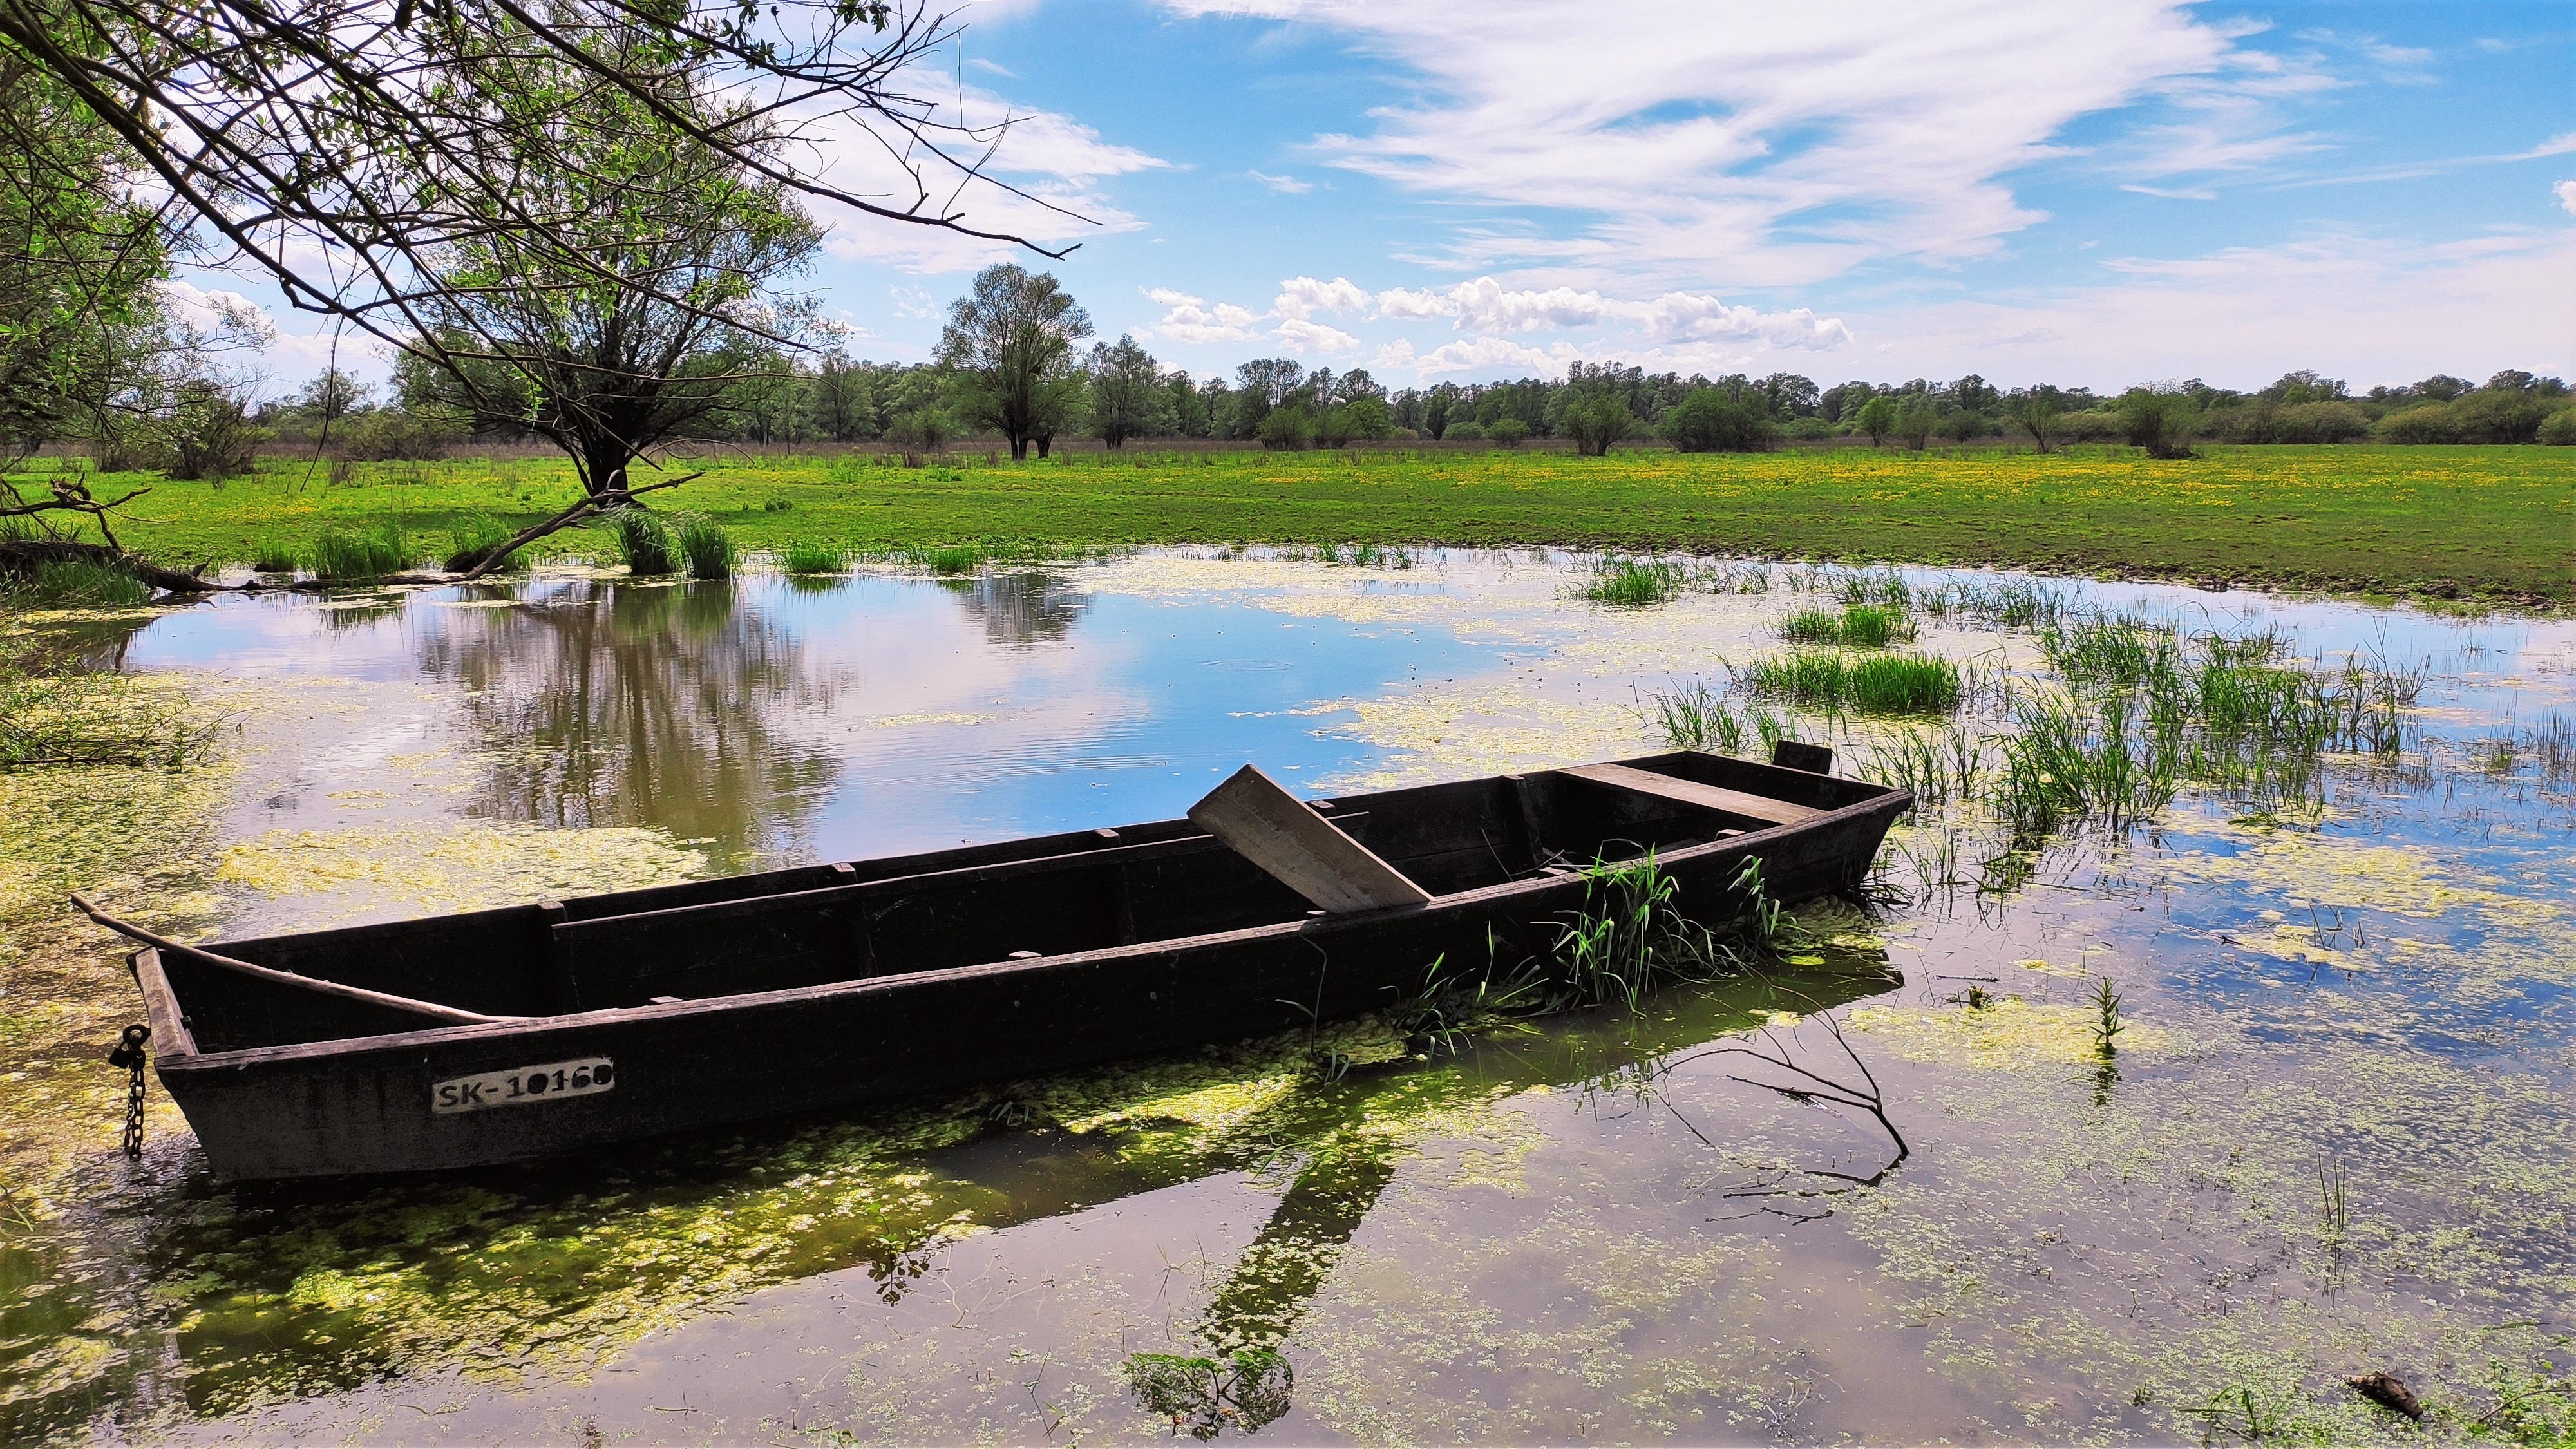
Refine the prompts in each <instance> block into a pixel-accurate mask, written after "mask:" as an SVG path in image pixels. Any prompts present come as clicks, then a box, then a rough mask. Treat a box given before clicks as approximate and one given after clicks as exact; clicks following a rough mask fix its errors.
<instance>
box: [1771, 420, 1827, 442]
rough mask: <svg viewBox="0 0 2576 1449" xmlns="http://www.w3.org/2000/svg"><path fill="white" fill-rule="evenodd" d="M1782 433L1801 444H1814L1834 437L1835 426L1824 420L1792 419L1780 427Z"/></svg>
mask: <svg viewBox="0 0 2576 1449" xmlns="http://www.w3.org/2000/svg"><path fill="white" fill-rule="evenodd" d="M1780 431H1781V432H1782V433H1784V434H1786V435H1788V436H1789V437H1792V438H1796V439H1798V440H1799V441H1800V442H1807V443H1812V442H1816V441H1819V440H1821V439H1825V438H1830V437H1832V436H1833V435H1834V425H1833V424H1831V423H1829V422H1826V421H1825V420H1824V419H1823V418H1791V419H1790V420H1789V421H1787V422H1786V423H1783V424H1781V425H1780Z"/></svg>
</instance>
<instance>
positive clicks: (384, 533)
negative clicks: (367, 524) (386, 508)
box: [313, 523, 413, 582]
mask: <svg viewBox="0 0 2576 1449" xmlns="http://www.w3.org/2000/svg"><path fill="white" fill-rule="evenodd" d="M412 558H413V549H412V546H411V541H410V540H409V539H406V538H405V537H403V532H402V530H401V529H400V528H397V527H395V526H394V525H393V524H390V523H385V524H379V525H377V526H376V527H374V528H371V529H367V530H365V531H363V532H361V531H358V530H355V529H343V528H326V529H324V530H322V533H321V535H320V536H319V537H317V538H315V539H314V540H313V576H314V577H315V578H319V579H330V580H333V581H335V582H336V581H351V582H355V581H363V580H367V579H381V578H385V577H388V576H390V575H393V574H398V573H401V572H402V571H403V570H404V569H407V568H409V567H411V562H412Z"/></svg>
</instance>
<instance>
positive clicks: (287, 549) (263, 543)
mask: <svg viewBox="0 0 2576 1449" xmlns="http://www.w3.org/2000/svg"><path fill="white" fill-rule="evenodd" d="M250 566H251V568H252V569H253V570H255V571H257V572H259V573H263V574H291V573H293V572H295V571H296V569H298V568H300V567H302V566H303V559H302V557H301V556H300V555H298V554H297V553H296V551H295V545H293V544H291V543H289V542H287V541H286V540H285V539H282V538H279V537H278V536H277V535H275V534H269V535H266V536H265V537H262V538H260V539H259V540H258V541H257V542H254V543H253V544H252V545H251V546H250Z"/></svg>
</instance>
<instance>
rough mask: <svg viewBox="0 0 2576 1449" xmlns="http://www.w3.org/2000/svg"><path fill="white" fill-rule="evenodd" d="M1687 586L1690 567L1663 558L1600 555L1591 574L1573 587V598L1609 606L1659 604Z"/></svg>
mask: <svg viewBox="0 0 2576 1449" xmlns="http://www.w3.org/2000/svg"><path fill="white" fill-rule="evenodd" d="M1689 586H1690V570H1688V569H1686V568H1684V567H1682V566H1681V565H1680V564H1677V563H1672V562H1669V561H1667V560H1664V559H1639V558H1603V559H1601V560H1600V561H1599V562H1597V563H1595V564H1594V565H1593V566H1592V577H1591V578H1589V579H1587V580H1585V581H1584V582H1583V583H1582V584H1581V585H1579V586H1577V587H1576V589H1575V590H1574V593H1575V596H1576V597H1577V598H1582V599H1588V600H1590V601H1591V602H1593V603H1596V604H1608V605H1610V606H1611V607H1612V608H1628V609H1634V608H1643V607H1646V606H1648V605H1652V604H1660V603H1662V602H1664V601H1665V600H1666V599H1669V598H1671V597H1672V596H1673V595H1675V594H1678V593H1680V592H1681V591H1682V590H1683V589H1685V588H1687V587H1689Z"/></svg>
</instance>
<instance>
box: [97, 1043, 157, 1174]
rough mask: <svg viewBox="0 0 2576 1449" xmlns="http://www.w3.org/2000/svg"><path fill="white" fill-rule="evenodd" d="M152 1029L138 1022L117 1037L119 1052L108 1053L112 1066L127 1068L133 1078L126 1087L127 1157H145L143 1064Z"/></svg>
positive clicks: (146, 1055)
mask: <svg viewBox="0 0 2576 1449" xmlns="http://www.w3.org/2000/svg"><path fill="white" fill-rule="evenodd" d="M151 1041H152V1028H150V1027H148V1026H145V1025H143V1024H141V1023H139V1022H138V1023H136V1024H135V1025H133V1026H129V1027H127V1028H126V1029H125V1032H124V1034H123V1035H122V1036H120V1037H118V1038H117V1045H116V1050H114V1051H112V1052H109V1053H108V1054H107V1060H108V1064H109V1065H111V1066H119V1067H123V1068H125V1069H126V1070H127V1071H129V1072H131V1073H132V1074H133V1075H132V1076H131V1077H130V1078H129V1079H128V1081H127V1083H126V1087H125V1155H126V1156H128V1157H141V1156H142V1155H143V1064H144V1061H145V1060H146V1058H147V1057H148V1055H149V1053H148V1051H147V1050H146V1049H147V1047H148V1046H149V1045H150V1043H151Z"/></svg>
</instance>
